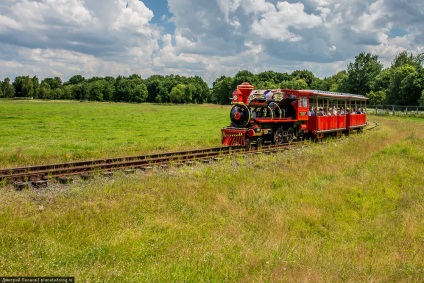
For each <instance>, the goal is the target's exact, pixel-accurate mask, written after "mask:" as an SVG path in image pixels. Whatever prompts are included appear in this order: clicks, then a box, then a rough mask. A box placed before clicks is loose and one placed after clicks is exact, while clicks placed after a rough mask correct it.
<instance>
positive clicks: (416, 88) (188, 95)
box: [0, 51, 424, 106]
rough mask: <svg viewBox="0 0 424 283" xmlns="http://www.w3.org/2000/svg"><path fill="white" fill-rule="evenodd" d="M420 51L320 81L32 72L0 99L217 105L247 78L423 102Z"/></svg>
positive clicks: (362, 61)
mask: <svg viewBox="0 0 424 283" xmlns="http://www.w3.org/2000/svg"><path fill="white" fill-rule="evenodd" d="M423 63H424V53H421V54H419V55H414V54H412V53H411V54H409V53H408V52H406V51H405V52H401V53H399V54H398V55H397V56H396V57H395V58H394V60H393V62H392V64H391V66H390V67H388V68H383V65H382V64H381V63H380V62H379V59H378V56H377V55H373V54H370V53H365V52H362V53H360V54H358V55H357V56H355V60H354V62H351V63H349V64H348V66H347V70H343V71H340V72H338V73H337V74H335V75H333V76H330V77H325V78H323V79H320V78H318V77H316V76H315V75H314V74H313V73H312V72H311V71H308V70H296V71H294V72H292V73H290V74H289V73H280V72H275V71H265V72H261V73H258V74H253V73H252V72H250V71H248V70H242V71H239V72H238V73H237V74H236V75H235V76H234V77H228V76H221V77H219V78H217V79H216V80H215V81H214V82H213V84H212V88H209V86H208V85H207V83H206V82H205V81H204V80H203V79H202V78H201V77H199V76H194V77H185V76H179V75H167V76H162V75H153V76H151V77H149V78H147V79H143V78H141V77H140V76H139V75H137V74H133V75H130V76H128V77H126V76H118V77H116V78H114V77H93V78H88V79H86V78H84V77H83V76H81V75H74V76H72V77H71V78H70V79H69V80H68V81H66V82H62V80H61V78H59V77H54V78H45V79H43V80H42V81H41V82H40V81H39V79H38V78H37V77H36V76H34V77H30V76H18V77H16V78H15V80H14V81H13V82H11V80H10V79H9V78H5V79H4V80H3V81H0V97H6V98H7V97H15V96H16V97H34V98H38V99H74V100H91V101H114V102H134V103H141V102H153V103H206V102H208V103H217V104H230V102H231V101H230V97H231V93H232V92H233V91H234V89H236V87H237V85H239V84H241V83H243V82H249V83H250V84H252V85H254V86H255V88H256V89H275V88H291V89H318V90H324V91H335V92H345V93H353V94H361V95H365V96H367V97H368V98H369V103H368V104H370V105H381V104H395V105H423V106H424V67H423Z"/></svg>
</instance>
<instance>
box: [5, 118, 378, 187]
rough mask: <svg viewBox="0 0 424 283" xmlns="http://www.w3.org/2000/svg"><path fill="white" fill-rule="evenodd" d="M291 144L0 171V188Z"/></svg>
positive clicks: (371, 124) (207, 159) (373, 124)
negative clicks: (8, 185) (3, 185)
mask: <svg viewBox="0 0 424 283" xmlns="http://www.w3.org/2000/svg"><path fill="white" fill-rule="evenodd" d="M378 126H379V124H378V123H376V122H369V123H368V126H367V128H366V130H372V129H375V128H377V127H378ZM294 146H295V145H294V144H282V145H268V146H263V147H261V148H259V149H258V148H252V149H249V150H247V149H245V148H244V147H241V146H232V147H214V148H206V149H198V150H189V151H177V152H165V153H158V154H149V155H137V156H126V157H118V158H108V159H97V160H89V161H76V162H66V163H57V164H45V165H37V166H26V167H17V168H7V169H0V184H14V185H15V187H16V188H17V189H23V188H27V187H29V186H30V185H31V186H34V187H43V186H47V184H48V182H49V181H50V180H54V179H56V180H59V181H60V182H62V183H69V182H72V180H73V177H75V176H81V177H83V178H89V177H90V176H92V175H93V174H95V173H100V174H104V175H106V176H107V175H109V174H112V173H113V172H115V171H119V170H121V171H126V172H128V173H130V172H134V171H135V170H142V171H148V170H150V169H152V168H153V166H158V167H162V168H166V167H168V166H170V165H175V166H180V165H184V164H188V165H191V164H193V163H194V162H196V161H197V162H203V163H208V162H211V161H214V160H218V159H220V158H222V157H224V156H228V155H234V154H246V153H262V152H265V153H267V152H273V151H278V150H282V149H289V148H290V147H294Z"/></svg>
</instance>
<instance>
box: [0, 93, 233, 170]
mask: <svg viewBox="0 0 424 283" xmlns="http://www.w3.org/2000/svg"><path fill="white" fill-rule="evenodd" d="M228 109H229V108H228V107H224V106H211V105H178V106H177V105H154V104H126V103H121V104H118V103H88V102H83V103H81V102H60V101H59V102H58V101H53V102H49V101H13V100H0V133H1V135H0V168H8V167H11V166H19V165H32V164H40V163H56V162H66V161H72V160H81V159H83V160H85V159H92V158H104V157H115V156H125V155H134V154H145V153H151V152H155V151H162V150H167V151H171V150H179V149H183V148H198V147H205V146H219V145H220V139H221V135H220V131H219V130H220V129H221V128H222V127H225V126H227V124H228V120H229V118H228V117H229V114H228V113H229V110H228Z"/></svg>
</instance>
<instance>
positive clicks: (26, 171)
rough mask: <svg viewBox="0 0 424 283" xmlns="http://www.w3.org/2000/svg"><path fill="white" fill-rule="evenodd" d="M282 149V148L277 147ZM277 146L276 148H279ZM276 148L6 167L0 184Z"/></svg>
mask: <svg viewBox="0 0 424 283" xmlns="http://www.w3.org/2000/svg"><path fill="white" fill-rule="evenodd" d="M281 146H284V145H281ZM281 146H280V147H281ZM276 147H278V146H275V145H269V146H263V147H262V148H260V149H251V150H246V149H245V148H244V147H240V146H232V147H215V148H207V149H199V150H191V151H177V152H166V153H159V154H150V155H140V156H127V157H120V158H109V159H98V160H90V161H77V162H67V163H58V164H47V165H39V166H28V167H17V168H7V169H1V170H0V181H3V182H6V183H9V184H11V183H22V182H36V181H41V180H49V179H52V178H60V177H67V176H68V177H70V176H74V175H83V174H91V173H94V172H111V171H117V170H124V169H144V168H149V167H151V166H157V165H165V164H166V165H168V164H169V163H172V162H174V163H187V162H189V161H192V160H199V161H200V160H210V159H213V158H217V157H220V156H225V155H230V154H237V153H248V152H258V151H266V150H273V149H275V148H276Z"/></svg>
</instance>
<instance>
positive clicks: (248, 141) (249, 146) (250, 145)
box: [244, 139, 252, 150]
mask: <svg viewBox="0 0 424 283" xmlns="http://www.w3.org/2000/svg"><path fill="white" fill-rule="evenodd" d="M244 144H245V147H246V149H247V150H251V149H252V141H251V140H250V139H246V141H245V142H244Z"/></svg>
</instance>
